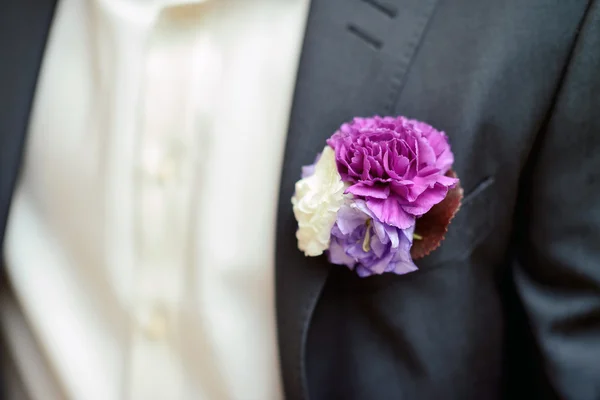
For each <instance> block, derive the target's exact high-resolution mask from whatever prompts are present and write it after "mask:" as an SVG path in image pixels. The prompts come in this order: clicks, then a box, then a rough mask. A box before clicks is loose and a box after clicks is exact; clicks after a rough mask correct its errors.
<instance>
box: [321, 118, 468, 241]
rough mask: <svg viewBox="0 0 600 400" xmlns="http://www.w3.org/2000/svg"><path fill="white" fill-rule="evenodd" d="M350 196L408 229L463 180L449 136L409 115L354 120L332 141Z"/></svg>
mask: <svg viewBox="0 0 600 400" xmlns="http://www.w3.org/2000/svg"><path fill="white" fill-rule="evenodd" d="M327 144H328V145H329V146H331V147H332V148H333V149H334V150H335V155H336V163H337V168H338V171H339V173H340V175H341V177H342V179H343V180H344V181H346V182H349V183H351V184H352V185H351V186H350V187H349V188H348V190H347V193H351V194H353V195H354V196H355V197H356V198H359V199H364V200H365V201H366V206H367V207H368V209H369V210H371V212H372V213H373V214H374V216H375V217H376V219H378V220H379V221H382V222H383V223H385V224H388V225H392V226H395V227H398V228H400V229H407V228H410V227H412V226H414V224H415V220H416V217H419V216H421V215H423V214H425V213H426V212H428V211H429V210H430V209H431V207H433V206H434V205H436V204H437V203H439V202H441V201H442V200H443V199H444V197H446V194H447V193H448V189H449V188H451V187H454V185H456V183H457V182H458V179H455V178H451V177H448V176H445V174H446V173H447V172H448V171H449V170H450V167H451V166H452V163H453V162H454V156H453V154H452V151H451V150H450V144H449V143H448V138H447V137H446V135H445V134H444V133H443V132H440V131H438V130H436V129H434V128H433V127H431V126H430V125H427V124H425V123H423V122H419V121H415V120H410V119H407V118H405V117H397V118H394V117H383V118H382V117H373V118H355V119H354V120H353V121H352V122H350V123H347V124H344V125H342V126H341V128H340V129H339V130H338V131H337V132H336V133H334V134H333V136H332V137H331V138H330V139H329V140H328V141H327Z"/></svg>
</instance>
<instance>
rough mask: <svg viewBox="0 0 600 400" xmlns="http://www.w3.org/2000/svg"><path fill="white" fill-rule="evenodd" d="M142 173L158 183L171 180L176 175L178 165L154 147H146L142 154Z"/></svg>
mask: <svg viewBox="0 0 600 400" xmlns="http://www.w3.org/2000/svg"><path fill="white" fill-rule="evenodd" d="M142 163H143V164H142V166H143V170H144V173H145V174H146V175H147V176H149V177H150V178H151V179H152V180H154V181H156V182H158V183H165V182H168V181H170V180H172V179H173V178H174V177H175V176H176V175H177V174H178V172H179V171H178V167H179V166H178V163H177V160H176V159H175V158H174V157H173V156H168V155H167V154H165V153H164V152H163V151H162V149H160V148H159V147H156V146H150V147H148V148H147V149H146V150H145V151H144V154H143V161H142Z"/></svg>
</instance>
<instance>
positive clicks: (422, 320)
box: [0, 0, 600, 400]
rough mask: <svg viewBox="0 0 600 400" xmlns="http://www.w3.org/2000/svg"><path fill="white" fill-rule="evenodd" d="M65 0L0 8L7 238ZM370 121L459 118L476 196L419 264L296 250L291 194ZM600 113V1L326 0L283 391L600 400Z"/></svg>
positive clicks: (308, 98) (283, 281)
mask: <svg viewBox="0 0 600 400" xmlns="http://www.w3.org/2000/svg"><path fill="white" fill-rule="evenodd" d="M54 3H55V0H2V2H1V5H0V168H1V169H0V232H2V231H3V230H4V226H5V223H6V218H7V216H8V212H9V206H10V198H11V195H12V191H13V189H14V184H15V182H16V180H17V178H18V171H19V161H20V158H21V153H22V150H23V144H24V141H25V139H26V138H25V133H26V131H27V121H28V117H29V112H30V107H31V100H32V98H33V95H34V89H35V82H36V78H37V72H38V69H39V65H40V62H41V60H42V57H43V50H44V44H45V39H46V36H47V32H48V27H49V26H50V23H51V18H52V13H53V8H54V5H55V4H54ZM274 52H276V49H274ZM373 114H380V115H397V114H403V115H407V116H410V117H412V118H418V119H421V120H424V121H427V122H429V123H431V124H432V125H434V126H436V127H438V128H440V129H443V130H445V131H446V132H447V133H448V134H449V136H450V138H451V141H452V146H453V150H454V153H455V155H456V164H455V167H456V170H457V171H458V173H459V176H460V177H461V178H462V182H463V186H464V187H465V188H466V192H467V195H466V198H465V201H464V205H463V207H462V209H461V211H460V213H459V214H458V216H457V218H456V219H455V222H454V223H453V225H452V228H451V232H450V233H449V235H448V237H447V239H446V241H445V242H444V244H443V246H442V247H441V248H440V249H438V250H437V251H436V252H435V253H433V254H432V255H430V256H429V257H427V258H426V259H424V260H423V261H422V262H420V263H419V267H420V270H419V271H418V272H416V273H413V274H409V275H405V276H393V275H384V276H379V277H374V278H368V279H359V278H357V277H356V276H355V275H353V274H352V273H350V272H349V271H347V270H345V269H344V268H342V267H332V266H330V265H328V264H327V262H326V261H325V260H324V259H310V258H305V257H304V256H303V255H302V253H300V252H299V251H298V250H297V249H296V240H295V237H294V232H295V230H296V223H295V220H294V217H293V215H292V210H291V205H290V197H291V195H292V191H293V187H294V182H295V181H296V180H297V178H298V175H299V172H300V166H301V165H303V164H307V163H309V162H310V161H311V160H312V157H313V156H314V154H316V152H317V151H318V150H319V149H321V148H322V146H323V145H324V141H325V139H326V138H327V137H328V136H329V135H330V134H331V133H332V132H333V131H334V130H335V129H336V128H337V127H338V126H339V124H340V123H341V122H343V121H345V120H348V119H350V118H351V117H352V116H370V115H373ZM599 114H600V1H597V0H590V1H586V0H561V1H559V0H527V1H524V0H499V1H482V0H312V6H311V11H310V15H309V19H308V26H307V32H306V37H305V41H304V46H303V52H302V57H301V62H300V70H299V75H298V81H297V86H296V92H295V99H294V107H293V111H292V117H291V122H290V127H289V134H288V140H287V147H286V154H285V165H284V167H283V171H282V181H281V194H280V202H279V214H278V224H277V230H278V236H277V238H278V240H277V256H276V258H277V264H276V285H277V286H276V287H277V317H278V326H279V346H280V354H281V367H282V377H283V382H284V384H285V392H286V397H287V398H289V399H308V398H310V399H456V400H465V399H477V400H479V399H496V398H502V397H505V398H510V399H515V398H532V399H533V398H535V399H540V398H554V397H560V398H567V399H581V400H587V399H600V156H599V154H600V115H599ZM99 372H100V371H99Z"/></svg>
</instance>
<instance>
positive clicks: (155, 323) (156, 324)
mask: <svg viewBox="0 0 600 400" xmlns="http://www.w3.org/2000/svg"><path fill="white" fill-rule="evenodd" d="M138 320H139V324H140V327H141V329H142V332H143V333H144V336H146V338H148V339H149V340H152V341H159V340H163V339H164V338H165V337H166V336H167V333H168V321H167V316H166V315H165V312H164V311H163V310H161V309H159V308H158V307H155V308H152V309H150V310H148V311H146V312H143V313H141V314H140V315H139V317H138Z"/></svg>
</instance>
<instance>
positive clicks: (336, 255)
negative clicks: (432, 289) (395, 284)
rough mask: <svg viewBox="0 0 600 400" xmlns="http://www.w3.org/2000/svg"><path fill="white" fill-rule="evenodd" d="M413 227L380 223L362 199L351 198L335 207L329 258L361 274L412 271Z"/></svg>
mask: <svg viewBox="0 0 600 400" xmlns="http://www.w3.org/2000/svg"><path fill="white" fill-rule="evenodd" d="M413 231H414V225H413V226H411V227H409V228H408V229H404V230H402V229H398V228H396V227H393V226H390V225H386V224H384V223H382V222H381V221H380V220H379V219H377V217H375V215H374V214H373V212H372V211H371V210H369V209H368V208H367V206H366V203H365V201H363V200H355V201H350V202H348V203H346V204H345V205H343V206H342V207H341V208H340V210H339V211H338V214H337V220H336V223H335V225H334V226H333V228H332V230H331V241H330V246H329V251H328V253H327V255H328V257H329V262H331V263H333V264H340V265H346V266H347V267H348V268H350V269H351V270H356V273H357V274H358V275H359V276H361V277H366V276H370V275H375V274H377V275H379V274H382V273H384V272H393V273H396V274H406V273H408V272H412V271H415V270H416V269H417V266H416V265H415V264H414V263H413V261H412V258H411V255H410V248H411V246H412V237H413Z"/></svg>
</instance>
